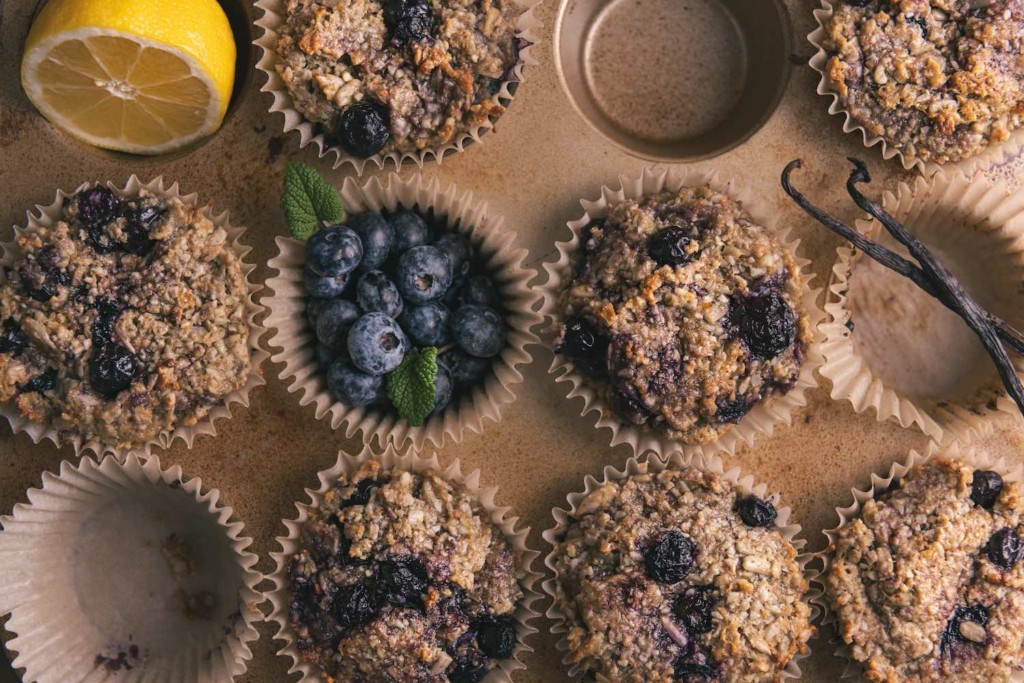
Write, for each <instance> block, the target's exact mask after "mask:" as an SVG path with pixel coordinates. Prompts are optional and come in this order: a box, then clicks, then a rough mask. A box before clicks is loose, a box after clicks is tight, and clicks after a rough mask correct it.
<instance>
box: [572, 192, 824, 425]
mask: <svg viewBox="0 0 1024 683" xmlns="http://www.w3.org/2000/svg"><path fill="white" fill-rule="evenodd" d="M804 288H805V282H804V280H803V278H802V277H801V275H800V272H799V268H798V267H797V265H796V262H795V261H794V259H793V256H792V254H790V252H789V251H788V250H787V249H786V248H785V247H783V246H782V245H781V244H779V242H778V241H777V240H776V239H775V238H774V237H773V236H772V235H771V233H770V232H769V231H768V230H767V229H766V228H764V227H763V226H761V225H758V224H757V223H755V222H754V220H753V219H752V218H751V217H750V215H749V214H747V213H746V211H744V210H743V207H742V206H741V205H740V204H739V203H737V202H735V201H733V200H732V199H730V198H729V197H726V196H725V195H722V194H720V193H718V192H715V191H714V190H712V189H711V188H709V187H707V186H704V187H684V188H683V189H681V190H679V192H676V193H673V192H663V193H660V194H655V195H650V196H647V197H644V198H642V199H641V200H639V201H636V200H627V201H624V202H622V203H619V204H616V205H614V206H612V207H611V208H610V210H609V212H608V215H607V217H606V218H604V219H602V220H597V221H594V222H592V223H591V224H590V225H589V226H587V228H585V229H584V232H583V234H582V235H581V236H580V248H579V250H578V253H577V255H576V258H575V263H574V265H573V272H572V276H571V280H570V281H569V283H568V285H567V287H566V289H565V291H564V292H563V295H562V299H561V303H560V305H561V313H562V315H563V324H562V326H561V330H560V333H559V335H558V337H557V339H556V340H555V350H556V351H557V352H558V353H561V354H562V355H564V356H566V357H567V358H569V359H570V360H572V361H573V363H574V365H575V367H576V368H577V369H578V370H580V371H582V372H583V374H584V375H586V376H587V377H588V378H589V380H590V381H591V382H592V383H593V384H594V386H595V387H596V388H597V389H598V391H599V393H601V395H602V396H603V398H604V399H605V402H606V403H607V404H609V405H611V407H612V409H613V410H614V411H615V413H616V414H617V415H618V416H619V417H620V418H621V419H622V420H623V421H625V422H629V423H632V424H636V425H647V426H650V427H653V428H656V429H660V430H663V431H664V432H666V433H667V434H668V435H669V436H670V437H671V438H675V439H679V440H681V441H683V442H685V443H698V444H699V443H710V442H713V441H715V440H716V439H717V438H718V437H719V436H720V435H721V434H722V432H724V431H725V430H726V429H727V428H728V427H729V426H730V425H731V424H732V423H735V422H738V421H739V420H740V419H741V418H742V417H743V416H744V415H746V414H747V412H749V411H750V409H751V408H753V407H754V406H755V405H756V404H757V403H758V402H759V401H762V400H764V399H767V398H769V397H770V396H772V395H774V394H784V393H786V392H787V391H788V390H789V389H790V388H791V387H792V386H793V385H794V384H795V383H796V381H797V379H798V378H799V376H800V369H801V367H802V365H803V362H804V358H805V356H806V353H807V348H808V345H809V343H810V340H811V329H810V324H809V322H808V320H807V315H806V313H805V311H804V308H803V303H802V301H801V298H802V296H803V291H804Z"/></svg>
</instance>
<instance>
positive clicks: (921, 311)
mask: <svg viewBox="0 0 1024 683" xmlns="http://www.w3.org/2000/svg"><path fill="white" fill-rule="evenodd" d="M881 203H882V205H883V206H884V207H885V209H886V210H887V211H888V212H889V213H891V214H892V215H894V216H895V217H896V218H898V219H899V220H901V221H902V222H904V224H905V225H906V226H907V228H908V229H909V230H910V231H911V232H913V233H914V234H915V236H917V237H918V238H920V239H921V241H922V242H923V243H924V244H925V245H926V246H928V247H929V248H931V249H932V250H933V251H934V253H935V254H936V256H937V257H938V258H939V259H940V260H942V261H943V262H944V263H945V265H946V266H947V267H949V268H951V269H952V270H953V271H954V272H955V273H957V275H958V277H959V276H961V272H960V271H964V272H966V273H968V274H970V275H972V276H973V277H971V278H970V279H966V278H965V281H964V284H965V286H967V287H968V290H969V291H971V294H972V295H973V296H975V297H978V298H979V303H981V305H982V306H985V307H986V308H988V309H989V310H990V311H991V312H993V313H996V314H999V315H1002V316H1004V319H1006V321H1007V322H1008V323H1010V324H1011V325H1013V326H1014V327H1015V328H1017V329H1022V328H1024V195H1021V194H1020V193H1017V194H1011V193H1010V192H1009V191H1008V190H1007V188H1006V187H1005V186H1004V185H1002V184H991V183H989V182H987V181H984V180H982V179H974V180H968V179H967V178H966V177H965V176H964V175H963V174H960V173H957V174H955V175H946V174H945V173H943V172H941V171H940V172H938V173H936V175H935V176H934V177H933V178H932V179H931V180H926V179H924V178H918V179H917V180H916V181H915V182H914V183H913V185H912V186H909V185H907V184H905V183H901V184H900V185H899V187H898V189H897V192H896V194H895V195H894V194H893V193H891V192H885V193H884V195H883V196H882V202H881ZM856 227H857V230H859V231H860V232H862V233H864V234H867V235H869V236H872V237H874V238H877V239H878V240H879V241H880V242H881V243H882V244H885V245H886V246H889V247H891V248H894V249H896V251H897V252H901V253H905V250H903V249H902V247H899V246H898V244H897V243H896V241H895V240H893V239H892V238H891V237H889V235H888V234H887V233H886V232H885V230H884V228H883V227H882V226H881V225H880V224H878V222H877V221H873V220H861V221H858V222H857V224H856ZM838 255H839V257H838V260H837V262H836V265H835V266H834V268H833V279H832V283H831V285H830V286H829V290H830V293H831V295H830V298H829V302H828V303H826V305H825V311H826V312H827V314H828V318H827V321H826V322H825V323H823V324H822V326H821V329H822V332H823V333H824V334H825V342H824V343H823V344H822V353H823V355H824V356H825V363H824V365H823V366H822V368H821V374H822V375H823V376H825V377H827V378H828V379H830V380H831V381H832V392H831V394H832V398H833V399H836V400H848V401H850V403H852V404H853V407H854V410H856V411H857V412H863V411H866V410H874V411H875V414H876V416H877V418H878V420H879V421H880V422H884V421H885V420H888V419H890V418H893V419H895V420H897V421H898V422H899V424H900V425H902V426H903V427H910V426H915V427H917V428H918V429H920V430H921V431H923V432H924V433H925V434H927V435H929V436H931V437H932V438H934V439H936V440H938V441H943V440H944V439H947V438H951V437H957V436H961V437H962V436H965V435H966V434H967V433H968V432H969V431H970V430H971V425H972V424H977V422H978V421H979V420H981V419H986V418H990V417H992V416H993V415H995V414H997V413H1002V412H1008V413H1013V414H1016V413H1017V412H1018V411H1017V407H1016V405H1015V404H1014V403H1013V401H1012V400H1011V399H1010V398H1009V397H1008V396H1007V395H1006V392H1005V389H1004V388H1003V386H1002V384H1001V383H1000V381H999V376H998V374H997V372H996V368H995V365H994V364H993V363H992V362H991V360H990V359H989V357H988V355H987V354H986V353H985V352H984V349H983V348H982V347H981V344H980V342H977V341H976V337H975V336H974V335H973V333H971V331H970V329H969V328H968V327H967V325H966V323H964V322H963V321H962V320H960V318H959V317H957V316H956V314H954V313H952V312H950V311H947V310H945V309H944V308H943V307H942V305H941V304H939V303H938V302H936V301H932V300H931V298H930V297H929V296H928V295H927V294H925V293H924V292H921V291H919V290H918V288H917V286H916V285H915V284H914V283H912V282H911V281H909V280H907V279H905V278H903V277H902V276H900V275H896V274H895V273H892V272H891V271H889V270H888V269H886V268H884V267H883V266H881V265H879V264H877V263H875V262H874V261H872V260H871V259H870V258H869V257H867V256H864V255H863V254H860V253H859V252H856V251H855V250H854V249H853V248H852V247H850V246H843V247H840V248H839V249H838ZM860 269H864V272H863V273H860V274H859V275H858V276H856V277H853V278H852V279H851V274H857V273H859V270H860ZM972 281H973V283H974V284H977V283H981V282H984V283H989V282H991V283H992V284H991V285H990V289H989V291H988V292H984V291H975V290H978V287H974V288H972V287H971V286H970V285H971V284H972ZM894 294H898V295H899V296H895V295H894ZM983 294H985V295H986V296H982V295H983ZM915 302H916V303H915ZM872 308H873V309H874V310H870V309H872ZM864 309H868V310H864ZM851 320H852V324H853V327H852V330H851V329H850V327H848V323H850V321H851ZM1010 357H1011V359H1012V360H1013V362H1014V364H1015V366H1016V367H1017V369H1018V371H1022V370H1024V359H1021V358H1019V357H1017V356H1015V355H1013V354H1011V356H1010ZM950 368H955V369H956V370H957V371H958V374H953V373H951V371H950ZM984 377H987V378H988V379H987V380H984V379H979V378H984ZM951 378H952V379H951ZM954 379H955V382H954Z"/></svg>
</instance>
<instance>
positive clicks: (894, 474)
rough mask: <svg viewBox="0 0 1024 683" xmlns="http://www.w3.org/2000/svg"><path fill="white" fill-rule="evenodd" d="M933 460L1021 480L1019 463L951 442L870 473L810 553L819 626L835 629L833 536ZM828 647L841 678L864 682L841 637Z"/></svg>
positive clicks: (1017, 678) (1018, 675) (1023, 471)
mask: <svg viewBox="0 0 1024 683" xmlns="http://www.w3.org/2000/svg"><path fill="white" fill-rule="evenodd" d="M934 457H948V458H950V459H952V460H959V461H960V462H963V463H966V464H967V465H970V466H971V467H974V468H975V469H979V470H994V471H996V472H998V473H999V474H1000V475H1001V476H1002V477H1003V479H1004V480H1006V481H1008V482H1019V481H1021V478H1022V477H1024V465H1021V464H1020V463H1012V462H1010V461H1008V460H1007V459H1006V458H994V457H992V456H990V455H988V454H987V453H985V452H984V451H981V450H976V449H974V448H972V447H970V446H968V445H961V443H960V442H958V441H953V442H951V443H950V444H948V445H946V446H940V445H938V444H937V443H936V442H934V441H933V442H931V443H930V444H929V446H928V449H927V450H926V451H925V453H924V454H921V453H918V452H917V451H915V450H912V451H910V455H909V456H907V459H906V460H905V461H904V462H894V463H893V464H892V465H891V466H890V467H889V472H888V474H887V475H886V476H879V475H877V474H872V475H871V483H870V485H869V486H868V487H867V488H865V489H858V488H852V489H850V492H851V494H852V495H853V502H852V503H851V504H850V505H848V506H846V507H837V508H836V514H837V515H838V517H839V523H838V524H837V525H836V526H834V527H833V528H831V529H826V530H824V531H823V532H822V533H824V534H825V537H826V538H827V539H828V544H827V547H826V549H825V550H824V551H821V552H818V553H815V554H814V557H815V559H816V560H818V561H819V562H820V564H821V570H820V571H818V572H817V578H816V579H815V583H816V584H817V585H816V586H815V591H814V598H813V601H814V603H815V604H816V605H817V607H818V609H819V610H820V612H821V615H822V617H821V624H822V625H823V626H828V625H836V626H837V627H838V618H837V617H836V614H835V612H834V611H833V610H832V606H831V604H830V603H829V600H828V596H827V592H826V588H825V581H826V575H827V574H828V572H829V569H830V567H831V559H832V553H831V550H832V548H834V547H835V544H836V541H837V540H838V536H837V534H838V532H839V529H841V528H842V527H843V526H845V525H846V524H848V523H850V521H852V520H854V519H856V518H857V517H859V516H860V512H861V510H862V509H863V508H864V504H865V503H866V502H867V501H869V500H871V499H872V498H874V497H875V496H877V495H878V494H880V493H884V492H885V491H886V490H888V488H889V486H890V485H891V484H892V482H893V480H900V479H903V477H905V476H906V475H907V473H908V472H910V470H912V469H914V468H915V467H919V466H921V465H922V464H924V463H925V462H927V461H928V460H931V459H932V458H934ZM832 645H833V646H834V647H835V655H836V656H837V657H839V658H841V659H842V660H844V661H845V662H846V668H845V669H844V671H843V674H842V678H857V679H859V680H866V678H865V677H864V675H863V669H862V667H861V664H860V662H858V661H857V660H855V659H854V658H853V653H852V651H851V648H850V646H849V645H847V644H846V643H844V642H843V641H842V636H840V635H838V634H837V635H836V637H835V638H833V639H832ZM1010 680H1011V681H1013V682H1014V683H1020V682H1021V681H1024V672H1021V671H1017V672H1014V673H1013V674H1012V675H1011V678H1010Z"/></svg>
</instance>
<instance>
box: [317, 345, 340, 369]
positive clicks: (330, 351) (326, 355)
mask: <svg viewBox="0 0 1024 683" xmlns="http://www.w3.org/2000/svg"><path fill="white" fill-rule="evenodd" d="M346 341H347V340H346ZM314 353H315V354H316V362H317V363H319V365H320V369H321V370H323V371H324V372H327V370H328V369H329V368H330V367H331V364H332V363H334V361H336V360H338V358H341V357H346V358H347V357H348V350H347V349H345V353H341V352H340V351H339V350H338V349H337V348H334V347H330V346H324V345H323V344H317V345H316V351H315V352H314Z"/></svg>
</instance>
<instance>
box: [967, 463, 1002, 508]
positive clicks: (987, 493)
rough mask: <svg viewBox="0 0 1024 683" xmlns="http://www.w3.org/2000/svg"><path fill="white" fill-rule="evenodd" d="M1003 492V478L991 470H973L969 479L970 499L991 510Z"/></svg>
mask: <svg viewBox="0 0 1024 683" xmlns="http://www.w3.org/2000/svg"><path fill="white" fill-rule="evenodd" d="M1002 492H1003V478H1002V477H1001V476H1000V475H999V473H998V472H993V471H992V470H975V472H974V479H972V480H971V500H972V501H974V504H975V505H980V506H981V507H983V508H985V509H986V510H991V509H992V507H993V506H994V505H995V504H996V500H998V498H999V494H1000V493H1002Z"/></svg>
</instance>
